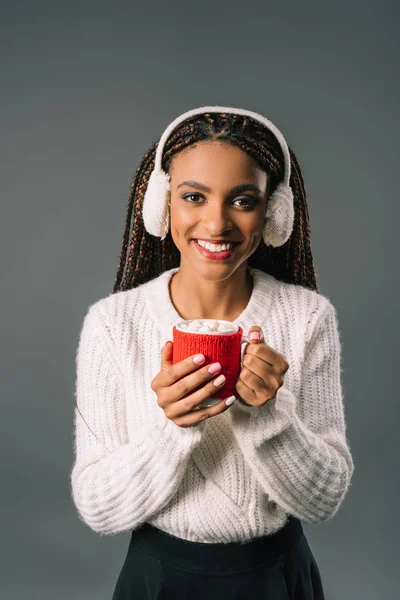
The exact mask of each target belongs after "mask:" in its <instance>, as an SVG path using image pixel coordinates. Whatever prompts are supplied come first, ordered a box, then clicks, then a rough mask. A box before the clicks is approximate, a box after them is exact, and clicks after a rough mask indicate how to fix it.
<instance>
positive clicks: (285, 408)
mask: <svg viewBox="0 0 400 600" xmlns="http://www.w3.org/2000/svg"><path fill="white" fill-rule="evenodd" d="M295 407H296V399H295V396H294V394H293V393H292V392H291V391H290V390H289V389H287V388H285V386H284V385H283V386H281V387H280V388H279V389H278V391H277V393H276V396H275V397H274V398H272V399H271V400H269V401H268V402H266V403H265V404H264V405H263V406H260V407H257V406H249V405H246V404H244V403H243V402H241V401H240V400H239V399H238V400H237V401H236V402H235V403H234V404H233V406H232V408H231V416H232V423H233V426H234V427H235V428H236V429H239V430H246V429H249V428H250V430H251V435H252V436H253V437H254V438H255V440H254V441H257V442H258V443H262V442H263V441H265V440H266V439H269V438H271V437H273V436H275V435H278V434H279V433H281V432H282V431H283V430H284V429H286V428H287V427H289V425H290V424H291V423H292V422H293V419H295Z"/></svg>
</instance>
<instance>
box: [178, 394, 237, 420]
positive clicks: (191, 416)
mask: <svg viewBox="0 0 400 600" xmlns="http://www.w3.org/2000/svg"><path fill="white" fill-rule="evenodd" d="M206 397H208V396H206ZM227 399H228V398H224V399H223V400H221V402H218V404H214V406H209V407H206V408H203V407H200V408H199V410H191V411H190V412H188V413H187V414H186V415H184V416H182V417H180V418H179V417H178V418H176V419H175V423H176V424H177V425H179V426H180V427H190V426H192V425H197V424H198V423H201V422H202V421H204V420H205V419H209V418H210V417H215V416H216V415H219V414H221V413H223V412H225V411H226V410H229V409H230V407H231V406H232V405H233V404H234V402H232V403H231V404H229V405H228V404H226V401H227ZM204 400H205V398H204V397H203V399H202V401H204ZM235 401H237V400H236V399H235ZM181 402H182V400H181Z"/></svg>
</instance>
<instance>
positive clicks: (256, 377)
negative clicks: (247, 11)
mask: <svg viewBox="0 0 400 600" xmlns="http://www.w3.org/2000/svg"><path fill="white" fill-rule="evenodd" d="M254 331H255V332H257V333H259V335H260V339H259V340H250V342H249V344H247V346H246V351H245V353H244V355H243V361H242V364H243V368H242V370H241V371H240V374H239V377H238V379H237V380H236V384H235V389H236V391H237V392H238V395H239V396H240V399H242V400H243V401H244V404H249V405H250V406H257V407H260V406H264V404H266V403H267V402H268V401H269V400H272V399H273V398H275V396H276V393H277V391H278V389H279V388H280V387H281V386H282V385H283V380H284V375H285V373H286V371H287V370H288V368H289V364H288V363H287V361H286V358H285V357H284V356H283V354H281V353H280V352H277V350H274V349H273V348H271V346H267V344H264V342H263V340H264V334H263V331H262V329H261V327H257V326H254V327H251V328H250V329H249V333H248V335H249V338H250V335H251V333H252V332H254Z"/></svg>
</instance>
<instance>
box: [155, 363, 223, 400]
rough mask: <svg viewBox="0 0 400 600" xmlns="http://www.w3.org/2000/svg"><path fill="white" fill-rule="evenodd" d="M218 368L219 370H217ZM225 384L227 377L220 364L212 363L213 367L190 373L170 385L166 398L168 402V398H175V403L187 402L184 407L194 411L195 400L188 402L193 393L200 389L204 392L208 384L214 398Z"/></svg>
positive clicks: (209, 366)
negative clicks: (216, 392) (217, 390)
mask: <svg viewBox="0 0 400 600" xmlns="http://www.w3.org/2000/svg"><path fill="white" fill-rule="evenodd" d="M217 367H219V368H218V369H217ZM210 379H211V381H210ZM225 382H226V377H225V375H223V374H222V373H221V365H220V363H212V364H211V365H207V366H206V367H202V368H201V369H198V370H197V371H195V372H194V373H189V374H188V375H186V376H185V377H182V379H180V380H179V381H177V382H176V383H174V384H172V385H170V386H169V387H168V392H167V396H166V397H167V402H168V397H170V398H173V399H174V401H175V402H177V401H179V400H185V402H184V404H183V406H184V407H185V406H187V410H192V408H193V400H188V397H192V395H193V393H195V392H196V391H197V390H198V388H200V390H203V388H204V385H205V384H206V383H208V392H209V396H210V397H212V396H213V395H214V393H215V390H216V389H221V388H222V387H223V386H224V385H225ZM204 393H205V391H203V394H204ZM207 397H208V396H205V398H207ZM203 400H204V398H203ZM178 408H179V407H178Z"/></svg>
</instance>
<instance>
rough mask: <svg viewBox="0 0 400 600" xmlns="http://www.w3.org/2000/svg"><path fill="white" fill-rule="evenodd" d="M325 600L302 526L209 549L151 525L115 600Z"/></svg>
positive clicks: (139, 536) (294, 522) (140, 534)
mask: <svg viewBox="0 0 400 600" xmlns="http://www.w3.org/2000/svg"><path fill="white" fill-rule="evenodd" d="M205 598H206V599H207V600H249V599H251V600H264V599H268V600H289V599H290V600H324V592H323V587H322V581H321V576H320V572H319V569H318V566H317V563H316V561H315V559H314V556H313V554H312V552H311V549H310V546H309V545H308V542H307V539H306V537H305V535H304V532H303V528H302V525H301V521H299V519H296V518H295V517H293V516H289V518H288V521H287V523H286V525H285V526H284V527H282V528H281V529H280V530H279V531H277V532H276V533H275V534H273V535H270V536H263V537H259V538H255V539H253V540H251V541H249V542H245V543H240V542H231V543H228V544H223V543H218V544H203V543H198V542H190V541H187V540H182V539H180V538H177V537H175V536H172V535H169V534H168V533H166V532H164V531H161V530H160V529H158V528H156V527H153V526H152V525H150V524H149V523H145V524H144V525H142V526H141V527H140V528H139V529H137V530H134V531H133V532H132V537H131V540H130V543H129V548H128V553H127V556H126V559H125V562H124V564H123V566H122V570H121V572H120V575H119V577H118V580H117V584H116V587H115V590H114V594H113V597H112V600H166V599H169V600H204V599H205Z"/></svg>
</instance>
